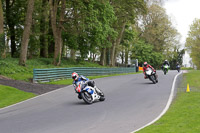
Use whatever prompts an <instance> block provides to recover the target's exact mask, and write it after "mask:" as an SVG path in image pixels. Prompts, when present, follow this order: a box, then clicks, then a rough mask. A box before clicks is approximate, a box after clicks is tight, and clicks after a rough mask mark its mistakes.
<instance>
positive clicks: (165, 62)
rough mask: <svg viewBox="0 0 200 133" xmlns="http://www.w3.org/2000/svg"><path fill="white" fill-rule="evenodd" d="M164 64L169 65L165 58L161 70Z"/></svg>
mask: <svg viewBox="0 0 200 133" xmlns="http://www.w3.org/2000/svg"><path fill="white" fill-rule="evenodd" d="M164 65H168V66H169V67H170V65H169V62H168V60H165V61H164V62H163V64H162V66H161V69H162V70H163V67H164Z"/></svg>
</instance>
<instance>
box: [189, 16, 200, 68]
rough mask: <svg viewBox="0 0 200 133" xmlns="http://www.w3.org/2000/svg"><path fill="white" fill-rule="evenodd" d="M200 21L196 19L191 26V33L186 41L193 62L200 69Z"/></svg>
mask: <svg viewBox="0 0 200 133" xmlns="http://www.w3.org/2000/svg"><path fill="white" fill-rule="evenodd" d="M199 34H200V19H195V20H194V21H193V24H192V25H191V26H190V31H189V33H188V37H187V39H186V47H187V49H188V50H189V51H190V57H191V58H192V62H193V63H194V64H195V65H196V66H197V69H200V52H199V51H200V38H199Z"/></svg>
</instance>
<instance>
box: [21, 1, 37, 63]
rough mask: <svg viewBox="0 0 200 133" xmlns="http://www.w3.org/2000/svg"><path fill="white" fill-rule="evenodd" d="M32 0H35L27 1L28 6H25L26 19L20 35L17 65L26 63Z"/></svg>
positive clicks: (32, 8)
mask: <svg viewBox="0 0 200 133" xmlns="http://www.w3.org/2000/svg"><path fill="white" fill-rule="evenodd" d="M34 1H35V0H29V1H28V8H27V13H26V20H25V25H24V32H23V36H22V44H21V52H20V59H19V65H22V66H25V65H26V59H27V49H28V42H29V36H30V30H31V24H32V14H33V10H34Z"/></svg>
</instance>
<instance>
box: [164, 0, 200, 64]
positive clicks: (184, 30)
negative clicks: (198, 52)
mask: <svg viewBox="0 0 200 133" xmlns="http://www.w3.org/2000/svg"><path fill="white" fill-rule="evenodd" d="M164 8H165V9H166V12H167V14H168V16H170V17H171V18H172V23H173V24H174V26H175V27H176V28H177V30H178V32H179V33H180V34H181V36H182V38H181V43H182V46H184V44H185V41H186V38H187V34H188V31H189V30H190V25H191V24H192V23H193V21H194V19H195V18H198V19H200V0H165V4H164ZM189 60H190V57H189V55H188V54H187V53H186V54H185V56H184V59H183V64H184V65H185V66H189Z"/></svg>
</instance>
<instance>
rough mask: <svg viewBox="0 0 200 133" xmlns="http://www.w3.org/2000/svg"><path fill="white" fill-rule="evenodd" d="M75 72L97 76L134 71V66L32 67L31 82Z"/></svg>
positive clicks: (68, 76)
mask: <svg viewBox="0 0 200 133" xmlns="http://www.w3.org/2000/svg"><path fill="white" fill-rule="evenodd" d="M73 72H77V73H78V74H79V75H84V76H98V75H109V74H120V73H131V72H136V67H120V68H96V67H71V68H51V69H33V82H34V83H37V82H49V81H53V80H59V79H67V78H71V74H72V73H73Z"/></svg>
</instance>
